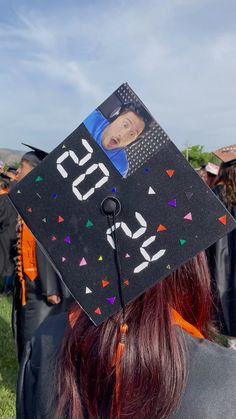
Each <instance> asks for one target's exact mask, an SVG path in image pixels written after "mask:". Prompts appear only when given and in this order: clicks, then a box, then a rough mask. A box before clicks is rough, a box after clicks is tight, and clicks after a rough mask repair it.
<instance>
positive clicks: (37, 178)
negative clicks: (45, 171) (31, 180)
mask: <svg viewBox="0 0 236 419" xmlns="http://www.w3.org/2000/svg"><path fill="white" fill-rule="evenodd" d="M41 180H43V178H42V177H41V176H37V177H36V179H35V182H41Z"/></svg>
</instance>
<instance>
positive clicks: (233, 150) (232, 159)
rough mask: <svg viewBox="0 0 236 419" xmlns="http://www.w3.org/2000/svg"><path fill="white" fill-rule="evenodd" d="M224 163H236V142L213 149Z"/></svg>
mask: <svg viewBox="0 0 236 419" xmlns="http://www.w3.org/2000/svg"><path fill="white" fill-rule="evenodd" d="M213 154H215V155H216V156H217V157H218V158H219V159H220V160H222V162H223V163H229V164H230V163H231V164H234V163H236V144H232V145H229V146H227V147H222V148H219V149H218V150H216V151H213Z"/></svg>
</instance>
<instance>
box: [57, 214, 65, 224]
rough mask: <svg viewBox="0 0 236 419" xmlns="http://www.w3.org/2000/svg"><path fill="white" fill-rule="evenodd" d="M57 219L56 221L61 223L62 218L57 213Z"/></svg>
mask: <svg viewBox="0 0 236 419" xmlns="http://www.w3.org/2000/svg"><path fill="white" fill-rule="evenodd" d="M57 221H58V223H62V222H63V221H64V218H63V217H61V216H60V215H59V216H58V218H57Z"/></svg>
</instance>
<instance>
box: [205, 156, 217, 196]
mask: <svg viewBox="0 0 236 419" xmlns="http://www.w3.org/2000/svg"><path fill="white" fill-rule="evenodd" d="M205 170H206V183H207V185H208V186H209V188H211V189H212V188H213V187H214V185H215V181H216V177H217V175H218V172H219V166H218V165H217V164H214V163H211V162H209V163H207V165H206V167H205Z"/></svg>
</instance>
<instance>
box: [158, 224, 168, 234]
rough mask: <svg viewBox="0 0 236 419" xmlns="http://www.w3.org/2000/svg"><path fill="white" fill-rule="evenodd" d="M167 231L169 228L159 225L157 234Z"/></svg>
mask: <svg viewBox="0 0 236 419" xmlns="http://www.w3.org/2000/svg"><path fill="white" fill-rule="evenodd" d="M165 230H167V228H166V227H165V226H163V225H162V224H159V226H158V227H157V232H158V231H165Z"/></svg>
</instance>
